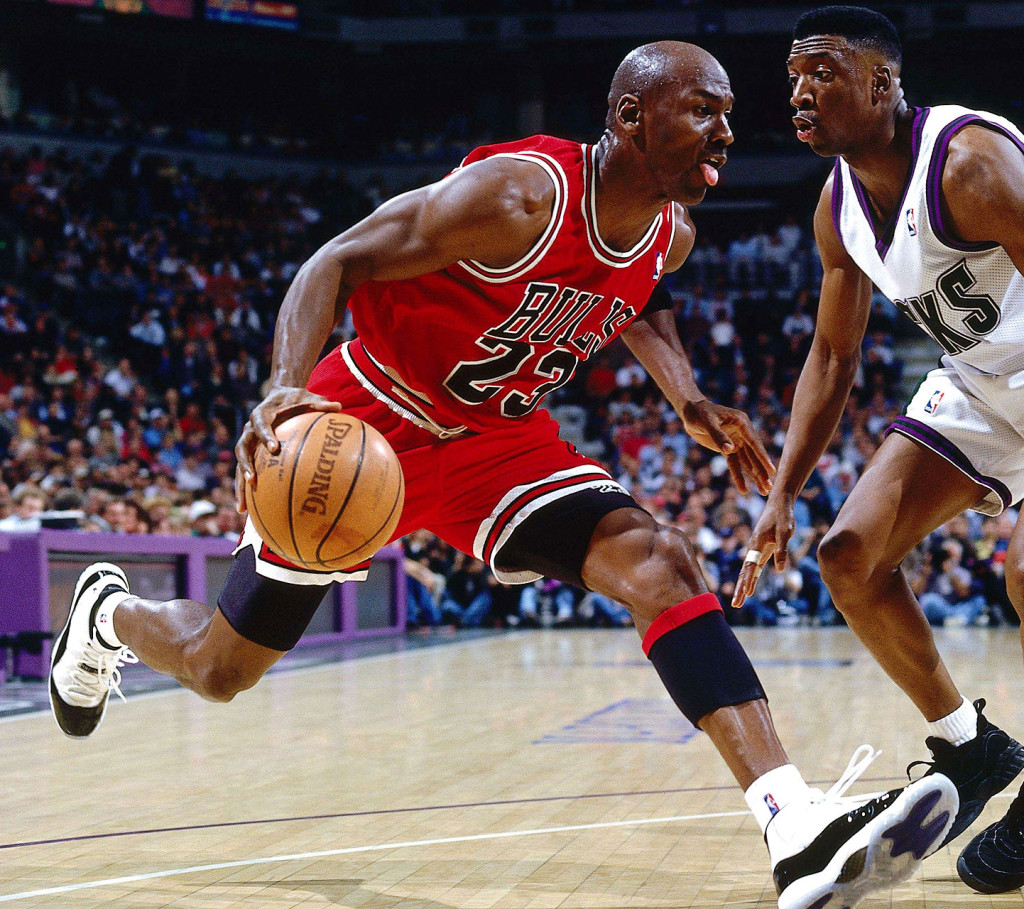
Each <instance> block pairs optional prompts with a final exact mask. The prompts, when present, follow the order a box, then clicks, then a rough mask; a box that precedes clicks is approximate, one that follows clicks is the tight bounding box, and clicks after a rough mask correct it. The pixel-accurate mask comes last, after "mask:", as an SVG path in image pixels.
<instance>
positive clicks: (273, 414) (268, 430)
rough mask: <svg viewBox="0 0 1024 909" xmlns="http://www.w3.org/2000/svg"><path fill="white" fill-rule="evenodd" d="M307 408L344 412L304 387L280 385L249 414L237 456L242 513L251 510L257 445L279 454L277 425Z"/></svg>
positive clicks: (237, 497) (237, 492) (238, 500)
mask: <svg viewBox="0 0 1024 909" xmlns="http://www.w3.org/2000/svg"><path fill="white" fill-rule="evenodd" d="M308 410H322V411H325V412H329V413H341V405H340V404H339V403H338V402H337V401H331V400H329V399H328V398H324V397H322V396H320V395H315V394H313V393H312V392H310V391H307V390H306V389H305V388H291V387H288V386H280V387H278V388H274V389H273V390H271V392H270V394H268V395H267V396H266V397H265V398H264V399H263V400H262V401H261V402H260V403H259V404H258V405H257V406H256V408H255V409H254V410H253V412H252V413H251V414H250V415H249V419H248V420H247V421H246V424H245V426H244V427H243V429H242V434H241V436H239V438H238V443H237V444H236V445H235V457H236V458H237V459H238V467H237V468H236V469H235V507H236V508H237V509H238V513H239V514H245V512H246V511H247V510H248V505H247V504H246V500H245V498H246V492H245V487H246V484H248V485H250V486H252V487H253V489H255V488H256V470H255V468H254V467H253V458H254V457H255V455H256V446H257V445H264V446H266V448H267V451H269V452H270V453H271V454H277V452H278V451H279V450H280V448H281V443H280V442H279V441H278V439H277V436H276V435H274V427H275V426H276V425H277V424H278V423H280V422H281V421H282V420H286V419H288V417H294V416H295V415H296V414H298V413H304V412H305V411H308Z"/></svg>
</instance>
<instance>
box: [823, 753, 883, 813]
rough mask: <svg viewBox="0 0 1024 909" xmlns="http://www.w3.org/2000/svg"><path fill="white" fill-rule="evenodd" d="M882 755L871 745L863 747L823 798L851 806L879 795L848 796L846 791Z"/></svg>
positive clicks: (854, 754) (854, 755)
mask: <svg viewBox="0 0 1024 909" xmlns="http://www.w3.org/2000/svg"><path fill="white" fill-rule="evenodd" d="M881 753H882V752H881V751H875V749H874V748H873V747H872V746H871V745H861V746H860V747H859V748H858V749H857V750H856V751H854V752H853V757H851V758H850V762H849V763H848V764H847V765H846V769H845V770H844V771H843V773H842V775H841V776H840V777H839V779H838V780H836V781H835V782H834V783H833V784H832V785H831V786H829V788H828V789H827V790H826V791H825V793H824V795H823V796H822V798H823V799H828V800H829V801H833V802H841V803H847V804H850V805H854V804H856V805H862V804H863V803H864V802H866V801H868V800H869V799H871V798H874V796H875V795H877V794H878V793H868V794H866V795H850V796H847V795H846V791H847V790H848V789H849V788H850V787H851V786H852V785H853V784H854V783H856V782H857V780H859V779H860V778H861V777H862V776H863V775H864V771H865V770H867V769H868V767H870V766H871V765H872V764H873V763H874V762H875V759H876V758H877V757H878V756H879V755H880V754H881Z"/></svg>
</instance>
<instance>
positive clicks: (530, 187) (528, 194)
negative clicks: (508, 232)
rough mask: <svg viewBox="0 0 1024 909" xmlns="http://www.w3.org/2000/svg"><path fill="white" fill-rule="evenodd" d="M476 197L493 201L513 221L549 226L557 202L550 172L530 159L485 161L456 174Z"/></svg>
mask: <svg viewBox="0 0 1024 909" xmlns="http://www.w3.org/2000/svg"><path fill="white" fill-rule="evenodd" d="M455 175H457V176H459V177H460V179H461V180H462V181H463V182H464V183H466V184H467V185H469V186H471V187H472V188H473V190H474V191H475V193H476V194H478V195H479V196H482V197H483V198H486V199H489V200H491V202H492V203H493V204H494V206H496V208H497V209H498V210H500V212H502V213H504V214H505V215H506V216H507V217H509V218H524V219H529V220H533V221H537V222H538V223H540V225H541V228H542V229H543V227H544V226H545V225H546V224H547V220H548V218H549V217H550V216H551V210H552V207H553V205H554V201H555V184H554V183H553V182H552V179H551V177H550V176H549V175H548V173H547V171H546V170H545V169H544V168H543V167H542V166H541V165H539V164H537V163H535V162H533V161H530V160H529V159H526V158H513V157H511V156H508V155H501V156H496V157H493V158H484V159H483V160H482V161H476V162H474V163H473V164H469V165H467V166H465V167H463V168H461V169H460V170H458V171H456V174H455Z"/></svg>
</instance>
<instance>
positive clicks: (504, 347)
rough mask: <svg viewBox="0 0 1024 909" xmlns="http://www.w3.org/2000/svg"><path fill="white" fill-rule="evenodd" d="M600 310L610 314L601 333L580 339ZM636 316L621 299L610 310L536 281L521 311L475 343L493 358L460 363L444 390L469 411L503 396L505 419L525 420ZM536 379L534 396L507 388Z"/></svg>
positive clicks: (597, 300)
mask: <svg viewBox="0 0 1024 909" xmlns="http://www.w3.org/2000/svg"><path fill="white" fill-rule="evenodd" d="M601 305H605V306H606V307H607V312H606V313H605V314H604V315H603V318H602V322H601V328H600V331H585V332H582V333H580V326H581V324H582V323H583V321H584V319H586V318H587V317H588V316H590V315H591V314H592V313H594V312H595V311H596V310H598V307H600V306H601ZM635 316H636V311H635V310H634V308H633V307H632V306H629V305H627V304H626V302H625V300H621V299H619V298H618V297H615V298H614V299H613V300H612V302H611V303H610V304H606V303H605V298H604V297H603V296H601V295H600V294H591V293H587V292H586V291H582V290H578V289H577V288H575V287H563V286H560V285H558V284H554V283H549V282H545V281H531V282H530V283H529V284H528V285H527V286H526V291H525V293H524V295H523V300H522V302H521V303H520V304H519V306H518V307H517V308H516V310H515V311H514V312H513V313H512V314H511V315H510V316H509V317H508V318H507V319H505V321H504V322H502V323H501V324H500V325H496V326H494V327H493V328H489V329H488V330H487V331H485V332H484V333H483V334H482V335H481V336H480V337H479V338H477V339H476V342H475V343H476V346H477V347H479V348H480V349H481V350H482V351H483V352H485V353H486V354H489V356H484V357H482V358H480V359H476V360H461V361H460V362H459V363H457V364H456V365H455V367H454V368H453V369H452V371H451V372H450V373H449V374H448V377H447V378H446V379H445V382H444V386H445V388H447V389H448V391H449V392H450V393H451V394H452V395H454V396H455V397H456V398H458V399H459V400H460V401H462V402H463V403H465V404H469V405H478V404H483V403H484V402H485V401H489V400H490V399H491V398H493V397H494V396H495V395H497V394H499V393H503V396H502V398H501V412H502V414H503V415H504V416H506V417H521V416H524V415H526V414H528V413H529V412H530V411H532V410H533V409H534V408H535V407H536V406H537V405H538V404H539V403H540V402H541V401H542V400H543V399H544V397H546V396H547V395H548V394H550V393H551V392H552V391H554V390H555V389H556V388H560V387H561V386H562V385H564V384H565V383H566V382H568V381H569V380H570V379H571V378H572V377H573V375H574V374H575V372H576V368H577V367H578V366H579V364H580V361H581V360H586V359H587V358H588V357H590V356H591V355H592V354H593V353H594V352H595V351H597V350H600V348H601V347H603V346H604V345H605V344H607V343H608V341H610V340H611V339H612V338H613V337H614V336H615V333H616V330H617V329H618V328H619V327H620V326H622V325H623V324H625V323H627V322H629V321H630V320H631V319H633V318H634V317H635ZM552 344H554V345H555V347H554V349H553V350H552V349H551V345H552ZM531 375H532V376H533V377H534V378H535V379H536V383H535V384H534V387H533V390H532V391H529V392H526V393H524V391H523V390H520V389H514V388H512V389H509V388H508V387H507V386H508V385H509V384H511V383H512V382H513V381H516V382H517V383H520V384H521V383H522V382H523V381H524V380H528V379H529V377H530V376H531Z"/></svg>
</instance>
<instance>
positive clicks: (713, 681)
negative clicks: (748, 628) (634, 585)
mask: <svg viewBox="0 0 1024 909" xmlns="http://www.w3.org/2000/svg"><path fill="white" fill-rule="evenodd" d="M691 616H693V617H692V618H691ZM677 620H678V621H677ZM644 650H645V651H646V652H647V656H648V659H650V661H651V662H652V663H653V664H654V668H655V669H656V670H657V671H658V675H659V676H661V681H662V683H663V684H664V685H665V688H666V690H667V691H668V693H669V694H670V695H671V696H672V700H673V701H675V703H676V706H677V707H678V708H679V709H680V710H681V711H682V712H683V715H684V716H685V717H686V718H687V719H688V720H689V721H690V722H691V723H693V725H694V726H696V725H697V724H698V721H699V720H700V719H701V718H702V717H705V716H707V715H708V714H709V713H712V712H713V711H715V710H717V709H718V708H719V707H732V706H734V705H736V704H744V703H746V702H747V701H759V700H767V696H766V695H765V693H764V688H763V687H762V686H761V681H760V679H758V677H757V673H756V672H754V667H753V666H752V665H751V663H750V658H749V657H748V656H747V654H746V652H745V651H744V650H743V648H742V647H741V646H740V642H739V641H738V640H736V635H735V634H733V631H732V628H730V627H729V624H728V623H727V622H726V621H725V614H724V613H723V612H722V608H721V606H720V605H719V604H718V600H717V598H716V597H715V595H714V594H712V593H706V594H702V595H701V596H699V597H694V598H693V599H692V600H688V601H687V602H685V603H680V604H679V605H678V606H673V607H672V608H671V609H669V610H667V611H666V612H664V613H662V615H660V616H659V617H658V618H657V619H655V621H654V623H653V624H652V625H651V628H650V630H649V631H648V632H647V635H646V636H645V637H644Z"/></svg>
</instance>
